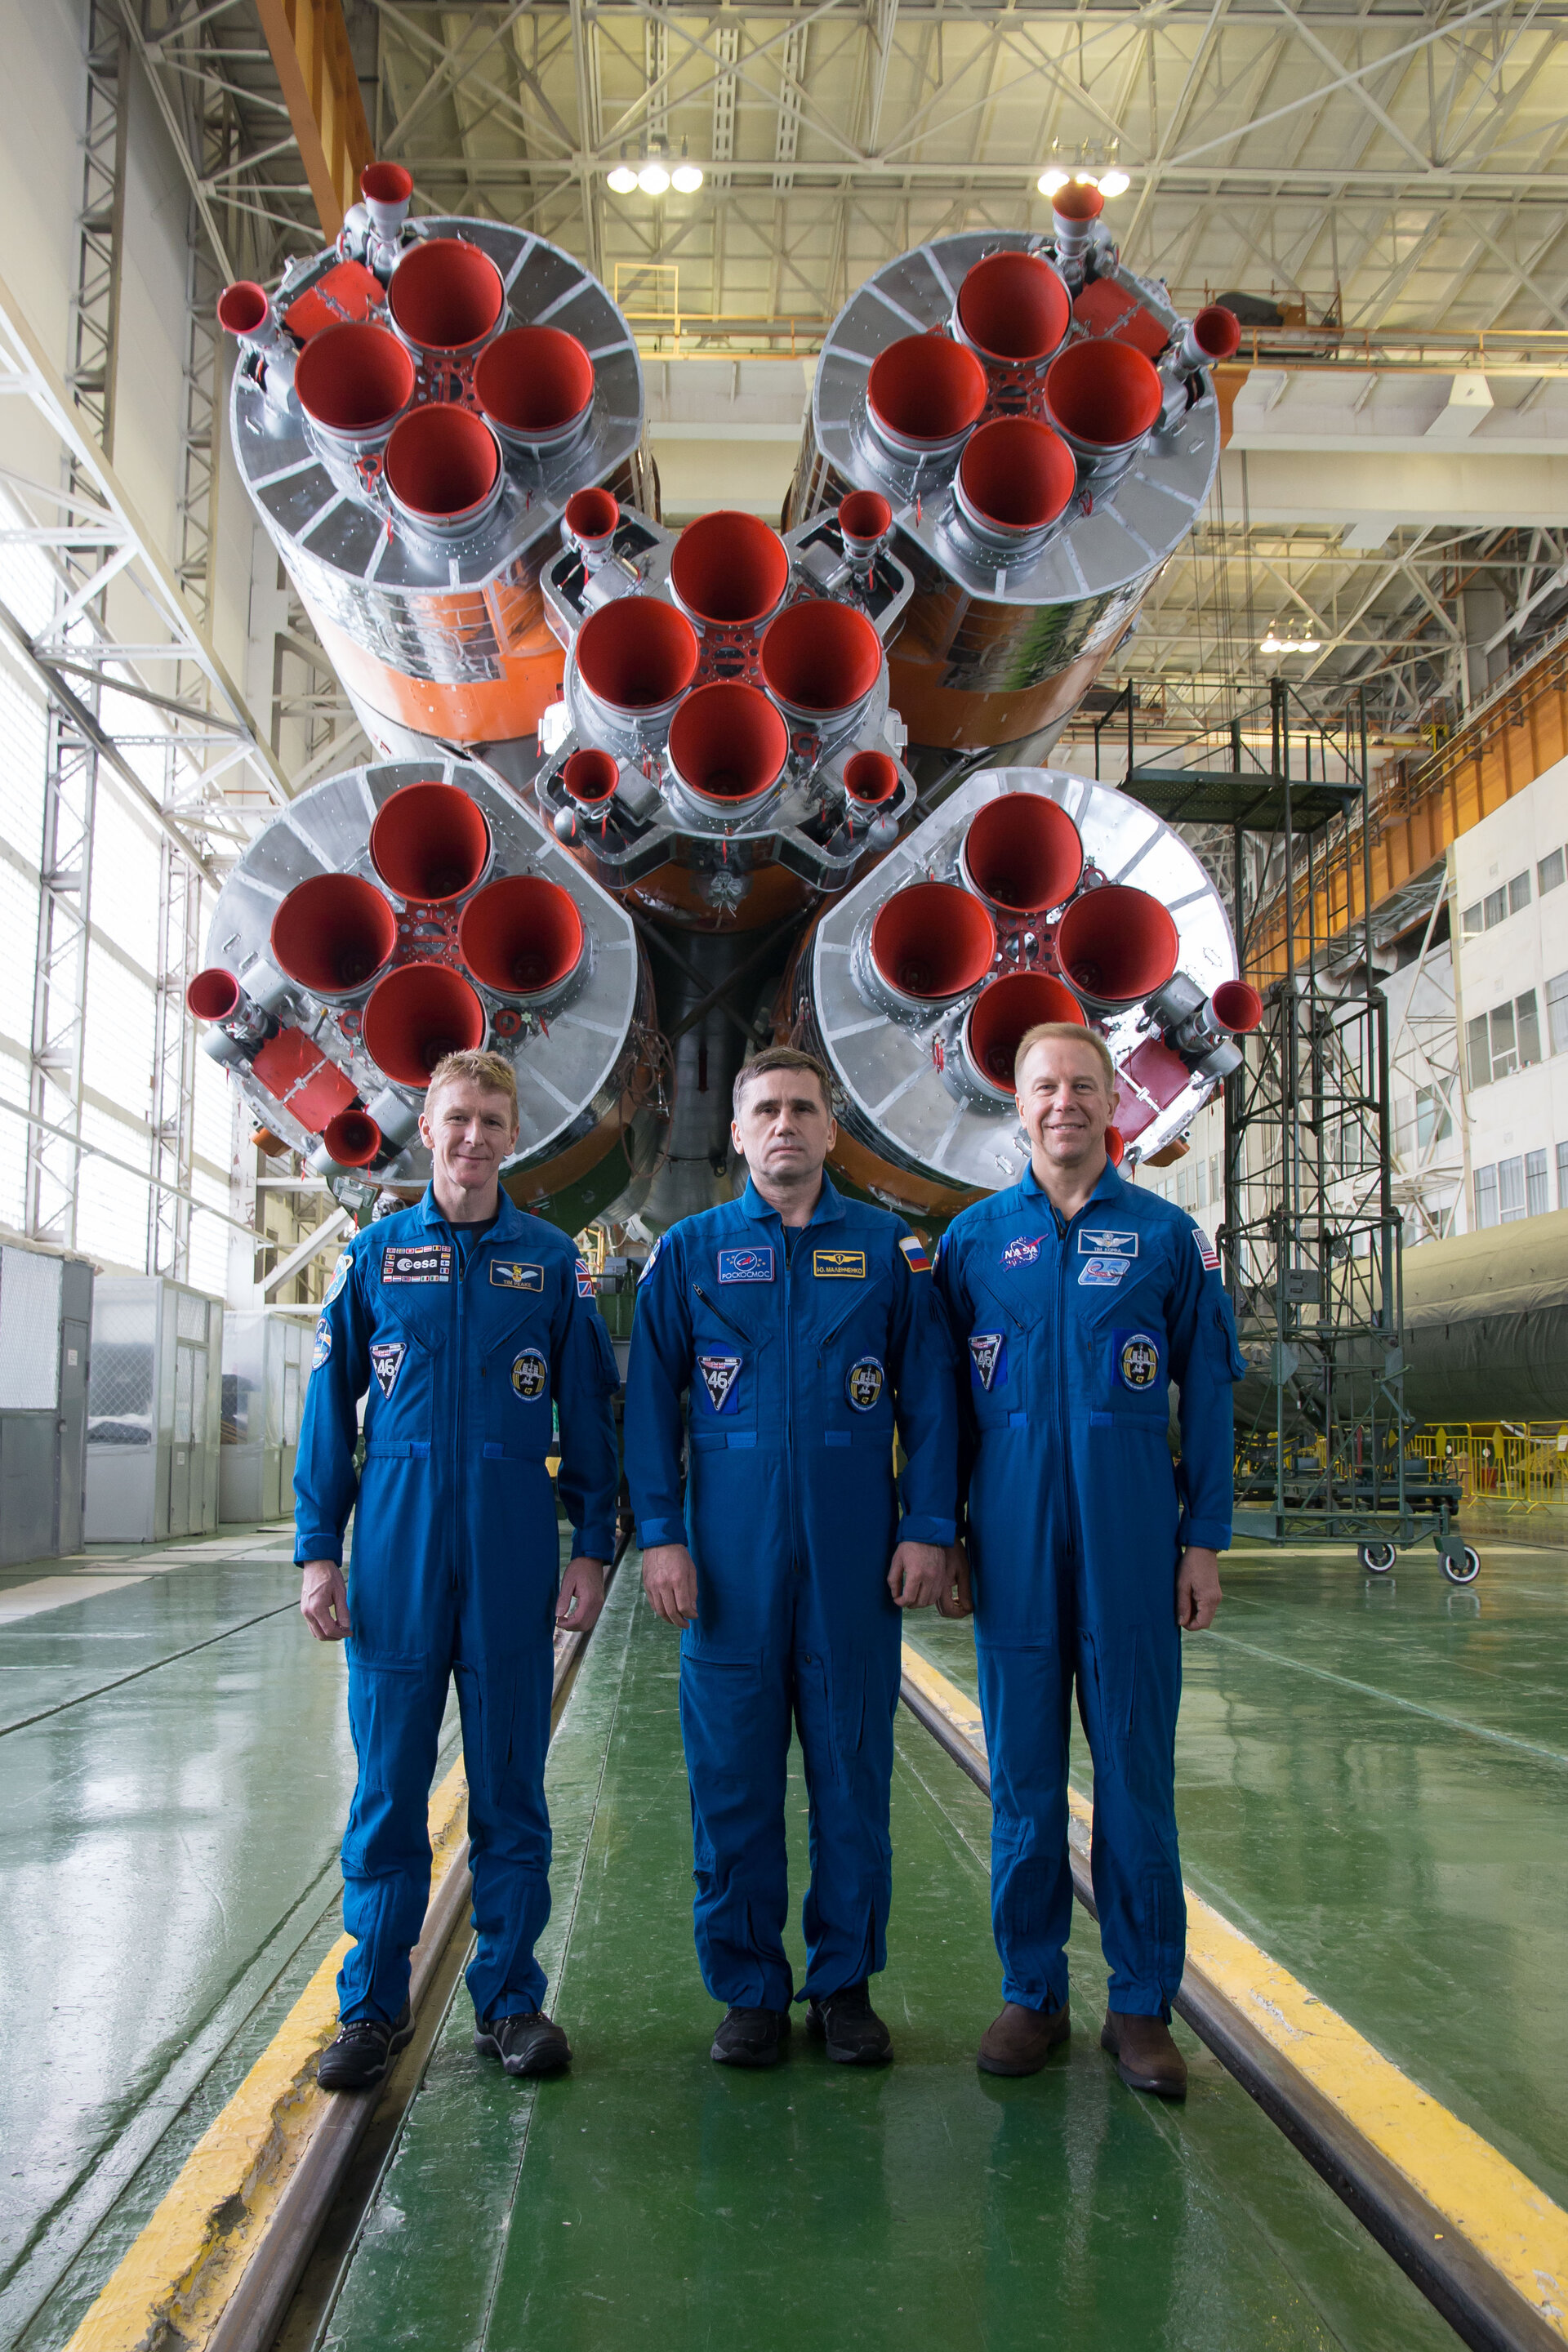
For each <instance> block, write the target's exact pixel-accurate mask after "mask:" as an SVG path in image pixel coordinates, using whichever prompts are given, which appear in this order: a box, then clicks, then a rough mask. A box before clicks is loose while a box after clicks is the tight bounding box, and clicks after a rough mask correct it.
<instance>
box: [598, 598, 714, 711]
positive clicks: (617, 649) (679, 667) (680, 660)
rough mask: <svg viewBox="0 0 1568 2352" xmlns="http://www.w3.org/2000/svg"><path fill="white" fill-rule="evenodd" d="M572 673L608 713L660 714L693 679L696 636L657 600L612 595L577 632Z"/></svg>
mask: <svg viewBox="0 0 1568 2352" xmlns="http://www.w3.org/2000/svg"><path fill="white" fill-rule="evenodd" d="M575 650H576V658H577V670H578V674H579V676H580V677H581V678H582V680H583V683H584V686H585V687H586V688H587V689H588V691H589V693H590V694H591V695H593V697H594V698H595V701H598V702H602V703H604V704H605V707H606V708H607V709H611V710H626V711H647V710H659V709H663V708H664V706H665V705H666V704H667V703H670V702H673V701H674V700H675V699H676V698H677V697H678V696H679V695H682V694H684V693H685V691H686V689H687V688H688V687H689V685H690V683H691V681H692V679H693V678H694V677H696V675H697V660H698V650H699V649H698V644H697V632H696V630H695V629H694V628H693V627H692V625H691V624H690V622H689V620H688V619H687V617H686V615H685V614H684V613H678V612H677V611H676V609H675V607H674V605H673V604H666V603H665V601H664V599H663V597H662V596H617V597H616V600H615V602H614V603H613V604H602V605H601V606H600V608H599V610H598V611H597V612H596V613H590V614H589V615H588V618H587V619H586V620H585V621H584V624H583V626H582V628H581V630H580V631H579V632H578V636H577V644H576V648H575Z"/></svg>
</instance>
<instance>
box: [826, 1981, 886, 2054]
mask: <svg viewBox="0 0 1568 2352" xmlns="http://www.w3.org/2000/svg"><path fill="white" fill-rule="evenodd" d="M805 2030H806V2032H808V2033H810V2034H813V2035H816V2036H817V2037H819V2038H820V2039H821V2040H822V2041H824V2042H826V2044H827V2054H828V2056H829V2057H830V2058H831V2059H832V2061H833V2063H834V2064H835V2065H836V2066H882V2065H885V2064H886V2063H887V2062H888V2060H889V2058H890V2057H891V2056H892V2054H893V2037H892V2035H891V2034H890V2033H889V2031H888V2029H887V2027H886V2026H885V2025H884V2024H883V2022H882V2021H881V2019H880V2018H879V2016H878V2014H877V2012H876V2011H875V2010H874V2009H873V2008H872V2006H871V2002H870V1997H869V1995H868V1992H867V1990H866V1987H865V1984H864V1983H863V1982H862V1983H860V1984H853V1985H846V1986H845V1987H844V1990H842V1992H825V1993H824V1994H823V1995H822V1996H821V1998H820V2000H819V1999H818V1998H817V1997H816V1994H813V1996H812V2001H811V2007H810V2008H809V2009H808V2010H807V2011H806V2013H805Z"/></svg>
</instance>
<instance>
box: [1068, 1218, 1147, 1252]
mask: <svg viewBox="0 0 1568 2352" xmlns="http://www.w3.org/2000/svg"><path fill="white" fill-rule="evenodd" d="M1078 1254H1079V1257H1136V1256H1137V1255H1138V1236H1137V1234H1131V1233H1125V1232H1121V1231H1119V1230H1113V1229H1112V1228H1111V1227H1110V1226H1107V1225H1100V1226H1098V1227H1095V1228H1094V1229H1092V1230H1091V1229H1090V1228H1089V1226H1088V1225H1085V1226H1083V1227H1082V1228H1081V1229H1080V1231H1079V1237H1078Z"/></svg>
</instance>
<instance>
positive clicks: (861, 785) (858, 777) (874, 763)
mask: <svg viewBox="0 0 1568 2352" xmlns="http://www.w3.org/2000/svg"><path fill="white" fill-rule="evenodd" d="M898 789H899V763H898V761H896V760H895V759H892V758H891V757H890V756H889V753H888V752H886V751H852V752H851V753H850V755H849V757H848V759H847V760H846V761H845V762H844V790H845V792H846V793H847V795H848V798H849V800H850V801H851V803H853V805H854V806H855V807H856V808H858V809H870V808H880V807H882V805H883V804H884V803H886V802H888V801H890V800H891V799H892V797H893V794H894V793H896V792H897V791H898Z"/></svg>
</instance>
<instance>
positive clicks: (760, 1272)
mask: <svg viewBox="0 0 1568 2352" xmlns="http://www.w3.org/2000/svg"><path fill="white" fill-rule="evenodd" d="M719 1279H720V1281H721V1282H771V1281H772V1280H773V1244H772V1243H771V1242H760V1243H759V1244H757V1246H756V1247H755V1248H754V1249H721V1251H720V1253H719Z"/></svg>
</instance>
